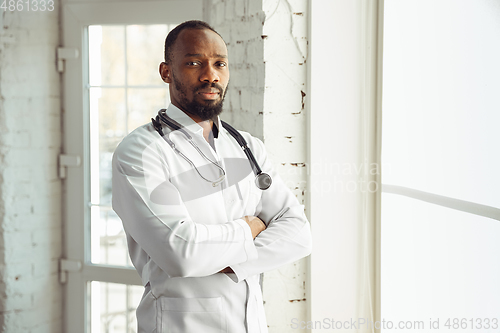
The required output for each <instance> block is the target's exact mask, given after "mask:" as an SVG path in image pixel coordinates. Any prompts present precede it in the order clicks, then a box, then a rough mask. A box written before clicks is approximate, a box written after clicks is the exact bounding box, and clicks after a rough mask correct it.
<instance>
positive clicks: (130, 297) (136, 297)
mask: <svg viewBox="0 0 500 333" xmlns="http://www.w3.org/2000/svg"><path fill="white" fill-rule="evenodd" d="M90 284H91V295H90V298H91V332H92V333H136V332H137V320H136V316H135V310H136V308H137V305H138V304H139V301H140V300H141V297H142V293H143V291H144V288H143V287H142V286H129V285H124V284H116V283H106V282H98V281H92V282H91V283H90Z"/></svg>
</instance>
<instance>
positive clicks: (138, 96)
mask: <svg viewBox="0 0 500 333" xmlns="http://www.w3.org/2000/svg"><path fill="white" fill-rule="evenodd" d="M168 103H169V97H168V91H167V90H166V89H163V88H159V89H154V88H149V89H128V131H129V132H131V131H133V130H134V129H136V128H137V127H139V126H141V125H144V124H146V123H148V122H150V121H151V118H152V117H155V116H156V114H157V113H158V110H160V109H162V108H166V107H167V106H168Z"/></svg>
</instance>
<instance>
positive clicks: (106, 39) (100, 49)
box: [89, 25, 125, 86]
mask: <svg viewBox="0 0 500 333" xmlns="http://www.w3.org/2000/svg"><path fill="white" fill-rule="evenodd" d="M89 60H90V61H89V70H90V71H89V77H90V85H92V86H99V85H123V84H125V27H124V26H100V25H94V26H90V27H89Z"/></svg>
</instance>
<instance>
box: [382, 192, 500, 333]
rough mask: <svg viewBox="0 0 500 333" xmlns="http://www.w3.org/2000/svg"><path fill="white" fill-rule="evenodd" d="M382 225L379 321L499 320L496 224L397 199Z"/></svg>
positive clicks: (390, 199) (387, 206)
mask: <svg viewBox="0 0 500 333" xmlns="http://www.w3.org/2000/svg"><path fill="white" fill-rule="evenodd" d="M382 221H383V227H382V235H381V238H382V243H381V244H382V276H381V280H382V286H381V290H382V292H383V294H382V318H385V319H387V320H392V321H394V322H396V320H412V321H413V320H423V321H424V323H425V325H426V326H425V327H426V328H429V318H433V319H437V318H438V317H439V318H441V320H440V326H441V327H440V328H441V329H443V330H444V329H446V327H445V326H444V323H445V320H446V318H467V319H470V318H495V316H496V318H498V309H500V284H499V283H498V281H500V264H498V258H497V257H498V255H497V254H498V253H500V243H499V242H498V235H500V223H499V222H498V221H496V220H493V219H488V218H484V217H480V216H476V215H472V214H469V213H464V212H460V211H456V210H452V209H448V208H445V207H441V206H438V205H433V204H430V203H426V202H422V201H418V200H415V199H411V198H407V197H403V196H399V195H395V194H383V195H382ZM499 319H500V318H499ZM469 324H470V323H469ZM474 324H475V323H474ZM499 325H500V323H499ZM469 327H470V326H469ZM476 331H478V330H473V329H460V332H476ZM483 331H484V332H493V331H497V330H493V329H492V328H491V329H490V330H488V329H486V328H483V329H481V332H483ZM387 332H389V330H388V331H387Z"/></svg>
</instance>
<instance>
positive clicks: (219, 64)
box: [215, 61, 227, 67]
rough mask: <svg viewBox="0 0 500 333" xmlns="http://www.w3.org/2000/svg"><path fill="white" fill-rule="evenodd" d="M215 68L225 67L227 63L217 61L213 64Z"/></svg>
mask: <svg viewBox="0 0 500 333" xmlns="http://www.w3.org/2000/svg"><path fill="white" fill-rule="evenodd" d="M215 66H217V67H227V63H225V62H223V61H219V62H217V63H216V64H215Z"/></svg>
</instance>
